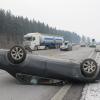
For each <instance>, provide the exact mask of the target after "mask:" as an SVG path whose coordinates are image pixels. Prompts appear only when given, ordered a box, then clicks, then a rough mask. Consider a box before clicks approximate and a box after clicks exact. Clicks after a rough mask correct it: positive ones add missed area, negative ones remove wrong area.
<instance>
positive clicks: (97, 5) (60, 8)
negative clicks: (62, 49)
mask: <svg viewBox="0 0 100 100" xmlns="http://www.w3.org/2000/svg"><path fill="white" fill-rule="evenodd" d="M0 8H2V9H5V10H10V11H11V12H12V13H13V14H14V15H18V16H24V17H28V18H29V19H33V18H34V19H35V20H39V21H41V22H44V23H46V24H49V25H50V26H52V27H56V28H57V29H61V30H68V31H72V32H76V33H78V34H79V35H82V34H84V35H85V36H90V37H91V38H96V40H97V41H100V28H99V26H100V12H99V9H100V0H0Z"/></svg>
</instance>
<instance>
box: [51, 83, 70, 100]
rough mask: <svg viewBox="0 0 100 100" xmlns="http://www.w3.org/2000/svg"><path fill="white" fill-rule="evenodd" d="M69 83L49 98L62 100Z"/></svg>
mask: <svg viewBox="0 0 100 100" xmlns="http://www.w3.org/2000/svg"><path fill="white" fill-rule="evenodd" d="M70 87H71V84H67V85H64V86H63V87H62V88H61V89H60V90H59V91H58V92H57V93H56V94H55V95H54V96H53V97H52V98H51V100H63V98H64V96H65V94H66V93H67V92H68V90H69V89H70Z"/></svg>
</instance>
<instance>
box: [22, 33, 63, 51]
mask: <svg viewBox="0 0 100 100" xmlns="http://www.w3.org/2000/svg"><path fill="white" fill-rule="evenodd" d="M63 41H64V38H63V37H62V36H53V35H48V34H42V33H28V34H26V35H24V42H23V45H24V47H25V48H30V49H31V50H38V49H47V48H59V47H60V45H62V43H63Z"/></svg>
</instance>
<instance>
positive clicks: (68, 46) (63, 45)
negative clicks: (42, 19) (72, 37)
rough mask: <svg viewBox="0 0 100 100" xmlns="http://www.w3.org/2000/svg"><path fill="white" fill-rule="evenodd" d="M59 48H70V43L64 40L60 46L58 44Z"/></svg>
mask: <svg viewBox="0 0 100 100" xmlns="http://www.w3.org/2000/svg"><path fill="white" fill-rule="evenodd" d="M60 50H61V51H62V50H68V51H69V50H72V43H71V42H69V41H65V42H64V43H63V44H62V45H61V46H60Z"/></svg>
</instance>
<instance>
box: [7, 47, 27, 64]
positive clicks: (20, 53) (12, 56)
mask: <svg viewBox="0 0 100 100" xmlns="http://www.w3.org/2000/svg"><path fill="white" fill-rule="evenodd" d="M7 56H8V59H9V61H10V62H11V63H13V64H19V63H21V62H23V61H24V60H25V58H26V51H25V49H24V48H23V47H21V46H18V45H16V46H14V47H12V48H11V49H10V51H9V52H8V54H7Z"/></svg>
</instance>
